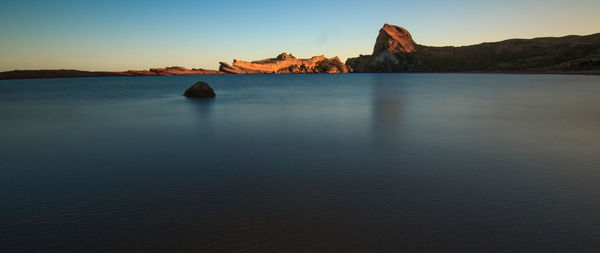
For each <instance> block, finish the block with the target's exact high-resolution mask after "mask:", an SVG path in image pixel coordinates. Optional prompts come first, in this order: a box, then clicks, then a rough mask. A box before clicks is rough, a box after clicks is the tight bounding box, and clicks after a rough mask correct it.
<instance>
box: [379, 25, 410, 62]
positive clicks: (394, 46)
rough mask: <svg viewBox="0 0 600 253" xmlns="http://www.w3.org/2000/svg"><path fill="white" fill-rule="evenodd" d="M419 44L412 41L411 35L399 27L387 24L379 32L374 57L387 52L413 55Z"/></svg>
mask: <svg viewBox="0 0 600 253" xmlns="http://www.w3.org/2000/svg"><path fill="white" fill-rule="evenodd" d="M416 46H417V43H415V41H414V40H413V39H412V36H411V35H410V33H409V32H408V31H407V30H406V29H404V28H402V27H399V26H395V25H389V24H385V25H383V27H382V28H381V29H380V30H379V35H378V36H377V39H376V40H375V47H374V48H373V55H379V54H380V53H382V52H384V51H387V52H390V53H392V54H395V53H401V52H402V53H412V52H414V51H415V47H416Z"/></svg>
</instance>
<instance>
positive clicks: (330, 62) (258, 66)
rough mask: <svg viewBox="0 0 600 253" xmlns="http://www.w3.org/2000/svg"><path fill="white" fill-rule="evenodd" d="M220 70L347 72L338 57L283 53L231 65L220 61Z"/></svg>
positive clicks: (283, 72)
mask: <svg viewBox="0 0 600 253" xmlns="http://www.w3.org/2000/svg"><path fill="white" fill-rule="evenodd" d="M219 64H221V66H220V67H219V71H221V72H224V73H231V74H292V73H347V72H348V69H347V68H346V65H345V64H344V63H342V61H340V59H339V58H338V57H333V58H326V57H325V56H323V55H320V56H313V57H312V58H310V59H299V58H296V57H294V56H293V55H291V54H287V53H282V54H280V55H278V56H277V57H275V58H270V59H264V60H258V61H252V62H246V61H240V60H237V59H235V60H233V64H232V65H229V64H227V63H224V62H220V63H219Z"/></svg>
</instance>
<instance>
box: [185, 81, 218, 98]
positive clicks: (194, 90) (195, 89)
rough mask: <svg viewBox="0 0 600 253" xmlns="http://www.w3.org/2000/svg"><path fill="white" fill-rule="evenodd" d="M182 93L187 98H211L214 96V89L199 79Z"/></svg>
mask: <svg viewBox="0 0 600 253" xmlns="http://www.w3.org/2000/svg"><path fill="white" fill-rule="evenodd" d="M183 95H184V96H186V97H189V98H212V97H215V91H214V90H213V89H212V88H211V87H210V86H208V84H207V83H205V82H202V81H199V82H197V83H195V84H194V85H192V86H191V87H189V88H188V89H187V90H185V92H184V93H183Z"/></svg>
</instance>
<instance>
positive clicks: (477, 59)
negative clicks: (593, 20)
mask: <svg viewBox="0 0 600 253" xmlns="http://www.w3.org/2000/svg"><path fill="white" fill-rule="evenodd" d="M346 65H348V66H349V67H350V68H351V69H352V70H353V71H354V72H540V73H563V72H564V73H570V72H590V73H600V33H597V34H592V35H587V36H575V35H571V36H565V37H560V38H535V39H510V40H505V41H500V42H491V43H482V44H478V45H472V46H463V47H431V46H424V45H419V44H417V43H415V42H414V41H413V40H412V37H411V35H410V33H408V31H407V30H406V29H404V28H402V27H399V26H394V25H389V24H385V25H384V26H383V28H381V30H380V31H379V36H378V37H377V39H376V42H375V47H374V50H373V54H372V55H361V56H359V57H356V58H349V59H348V60H347V61H346Z"/></svg>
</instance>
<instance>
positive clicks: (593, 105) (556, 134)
mask: <svg viewBox="0 0 600 253" xmlns="http://www.w3.org/2000/svg"><path fill="white" fill-rule="evenodd" d="M198 80H204V81H206V82H208V83H209V84H210V85H211V86H212V87H213V88H214V89H215V92H216V93H217V97H216V98H215V99H213V100H193V99H186V98H184V97H182V96H181V94H182V93H183V91H184V90H185V89H186V88H187V87H189V86H190V85H192V84H193V83H194V82H196V81H198ZM0 207H1V209H0V251H2V252H13V251H58V252H65V251H76V252H86V251H103V252H107V251H127V252H131V251H143V252H148V251H171V252H173V251H184V250H185V251H225V252H231V251H243V250H245V251H262V252H264V251H276V252H306V251H314V252H323V251H337V252H343V251H346V252H348V251H351V252H353V251H387V252H398V251H473V250H477V251H479V252H486V251H493V252H495V251H532V250H535V251H544V252H548V251H553V250H554V251H559V252H564V251H596V252H597V251H598V250H600V77H595V76H561V75H477V74H350V75H251V76H234V75H228V76H175V77H114V78H113V77H104V78H72V79H38V80H9V81H0Z"/></svg>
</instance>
